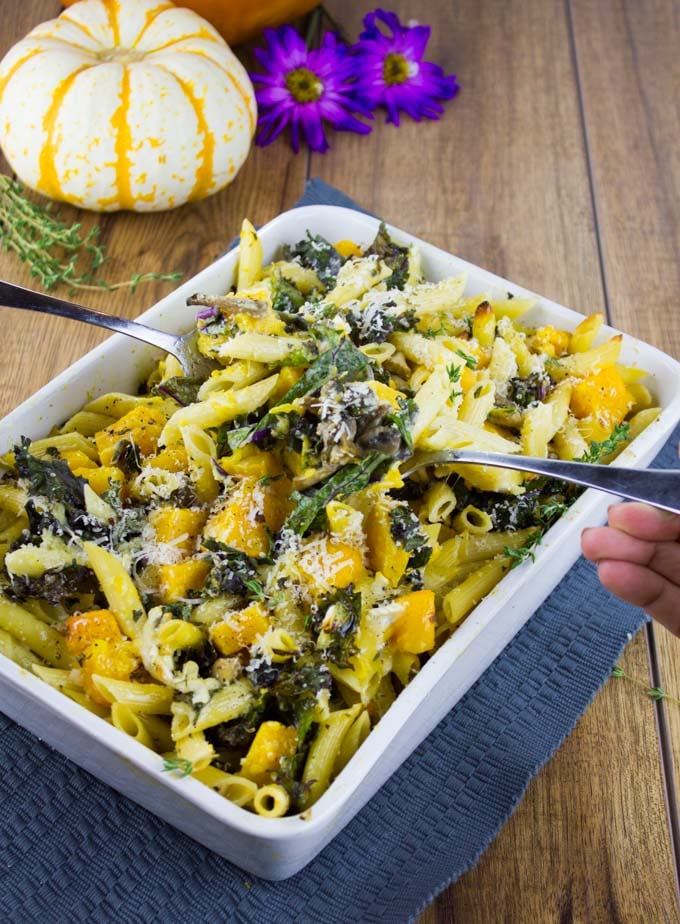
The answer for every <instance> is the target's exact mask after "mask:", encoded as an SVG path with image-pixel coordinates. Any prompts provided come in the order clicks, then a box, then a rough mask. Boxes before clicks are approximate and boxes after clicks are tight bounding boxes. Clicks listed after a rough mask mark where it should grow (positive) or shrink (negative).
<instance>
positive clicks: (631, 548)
mask: <svg viewBox="0 0 680 924" xmlns="http://www.w3.org/2000/svg"><path fill="white" fill-rule="evenodd" d="M581 546H582V548H583V554H584V555H585V557H586V558H588V559H589V560H590V561H593V562H598V561H604V560H607V559H611V560H616V561H623V562H631V563H632V564H637V565H644V566H646V567H647V568H649V569H650V570H651V571H656V573H657V574H660V575H661V576H662V577H665V578H667V579H668V580H669V581H671V583H675V584H680V543H679V542H646V541H645V540H644V539H638V538H636V537H635V536H629V535H628V533H623V532H621V531H620V530H618V529H612V528H611V527H608V526H603V527H600V528H596V529H587V530H585V531H584V533H583V537H582V542H581ZM678 593H680V587H679V588H678Z"/></svg>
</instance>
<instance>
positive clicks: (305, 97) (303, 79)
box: [286, 67, 323, 103]
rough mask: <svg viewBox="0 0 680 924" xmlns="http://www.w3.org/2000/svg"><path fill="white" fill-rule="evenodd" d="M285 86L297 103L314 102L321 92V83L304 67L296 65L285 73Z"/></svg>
mask: <svg viewBox="0 0 680 924" xmlns="http://www.w3.org/2000/svg"><path fill="white" fill-rule="evenodd" d="M286 87H287V89H288V92H289V93H290V95H291V96H292V97H293V99H294V100H295V101H296V102H298V103H315V102H316V101H317V100H318V99H319V97H320V96H321V94H322V93H323V84H322V83H321V81H320V80H319V78H318V77H317V76H316V74H313V73H312V71H310V70H309V69H308V68H306V67H296V68H295V70H293V71H288V73H287V74H286Z"/></svg>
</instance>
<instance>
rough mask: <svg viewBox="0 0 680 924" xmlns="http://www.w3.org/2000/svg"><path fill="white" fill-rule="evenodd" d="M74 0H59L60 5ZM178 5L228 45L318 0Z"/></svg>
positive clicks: (213, 0)
mask: <svg viewBox="0 0 680 924" xmlns="http://www.w3.org/2000/svg"><path fill="white" fill-rule="evenodd" d="M77 2H78V0H63V4H64V6H73V4H74V3H77ZM181 5H182V6H185V7H187V8H188V9H190V10H193V11H194V12H195V13H198V15H199V16H202V17H203V18H204V19H207V20H208V22H210V23H212V24H213V26H215V28H216V29H217V31H218V32H220V33H221V34H222V36H223V37H224V39H225V40H226V41H227V43H228V44H229V45H240V44H241V42H248V41H250V39H252V38H255V36H257V35H259V34H260V32H262V30H263V29H266V28H267V26H280V25H281V23H284V22H290V21H291V20H292V19H296V18H297V17H298V16H304V14H305V13H308V12H309V11H310V10H313V9H314V7H315V6H318V5H319V0H262V2H257V0H184V3H182V4H181Z"/></svg>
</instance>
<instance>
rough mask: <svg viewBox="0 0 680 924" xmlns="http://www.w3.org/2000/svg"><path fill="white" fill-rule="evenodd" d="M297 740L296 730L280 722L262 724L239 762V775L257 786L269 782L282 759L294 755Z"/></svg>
mask: <svg viewBox="0 0 680 924" xmlns="http://www.w3.org/2000/svg"><path fill="white" fill-rule="evenodd" d="M297 740H298V733H297V729H296V728H292V727H291V726H288V725H283V724H282V723H281V722H271V721H270V722H263V723H262V724H261V725H260V727H259V728H258V730H257V733H256V734H255V737H254V738H253V741H252V744H251V745H250V747H249V748H248V753H247V754H246V756H245V757H244V758H243V760H242V761H241V773H242V774H243V776H245V777H246V778H247V779H249V780H252V781H253V782H254V783H257V784H258V786H262V785H263V784H264V783H268V782H270V781H271V779H272V775H273V773H274V772H275V771H276V770H278V769H279V767H280V765H281V760H282V758H284V757H293V755H294V754H295V751H296V750H297Z"/></svg>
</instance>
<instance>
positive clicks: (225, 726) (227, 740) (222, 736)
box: [205, 694, 266, 749]
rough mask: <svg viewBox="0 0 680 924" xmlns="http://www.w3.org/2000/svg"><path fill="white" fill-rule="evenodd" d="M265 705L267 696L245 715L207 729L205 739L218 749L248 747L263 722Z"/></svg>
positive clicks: (259, 699) (262, 697)
mask: <svg viewBox="0 0 680 924" xmlns="http://www.w3.org/2000/svg"><path fill="white" fill-rule="evenodd" d="M265 703H266V695H265V694H262V695H261V696H259V697H258V699H256V701H255V703H254V705H253V706H252V707H251V708H250V709H249V710H248V712H246V713H245V714H244V715H242V716H239V717H238V718H237V719H232V720H231V721H230V722H220V723H219V725H215V726H213V727H212V728H206V730H205V737H206V738H207V739H208V741H209V742H210V743H211V744H212V745H213V747H215V748H218V749H222V748H227V749H230V748H243V747H248V745H249V744H250V742H251V741H252V740H253V738H254V737H255V733H256V731H257V730H258V728H259V727H260V724H261V722H262V718H263V713H264V711H265Z"/></svg>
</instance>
